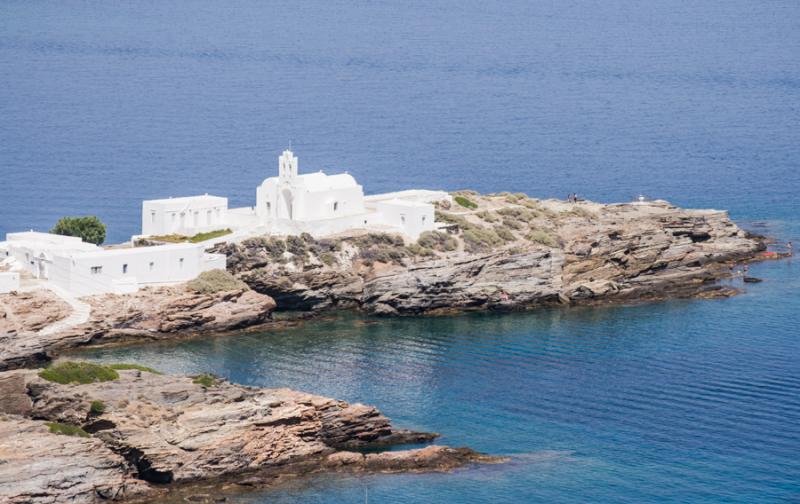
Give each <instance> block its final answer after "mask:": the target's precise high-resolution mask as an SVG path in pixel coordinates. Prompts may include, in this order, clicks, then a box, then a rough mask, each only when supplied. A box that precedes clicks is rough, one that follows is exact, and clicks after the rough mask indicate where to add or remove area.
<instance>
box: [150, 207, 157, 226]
mask: <svg viewBox="0 0 800 504" xmlns="http://www.w3.org/2000/svg"><path fill="white" fill-rule="evenodd" d="M150 222H152V223H153V224H155V223H156V211H155V210H150Z"/></svg>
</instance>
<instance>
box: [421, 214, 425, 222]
mask: <svg viewBox="0 0 800 504" xmlns="http://www.w3.org/2000/svg"><path fill="white" fill-rule="evenodd" d="M422 223H423V224H425V216H424V215H423V216H422Z"/></svg>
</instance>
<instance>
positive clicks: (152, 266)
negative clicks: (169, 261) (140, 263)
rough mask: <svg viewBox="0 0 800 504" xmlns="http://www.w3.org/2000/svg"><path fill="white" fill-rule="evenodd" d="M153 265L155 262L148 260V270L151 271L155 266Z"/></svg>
mask: <svg viewBox="0 0 800 504" xmlns="http://www.w3.org/2000/svg"><path fill="white" fill-rule="evenodd" d="M155 265H156V263H154V262H152V261H150V271H153V268H154V267H155Z"/></svg>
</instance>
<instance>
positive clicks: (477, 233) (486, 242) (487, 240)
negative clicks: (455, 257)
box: [462, 227, 503, 252]
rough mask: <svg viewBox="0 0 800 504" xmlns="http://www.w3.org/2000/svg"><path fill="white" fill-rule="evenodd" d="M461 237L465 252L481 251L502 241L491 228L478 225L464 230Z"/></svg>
mask: <svg viewBox="0 0 800 504" xmlns="http://www.w3.org/2000/svg"><path fill="white" fill-rule="evenodd" d="M462 238H463V239H464V248H465V249H466V250H467V252H481V251H485V250H489V249H491V248H492V247H494V246H496V245H500V244H502V243H503V239H502V238H500V237H499V236H498V235H497V233H495V232H494V231H493V230H491V229H486V228H479V227H475V228H473V229H468V230H466V231H464V234H463V235H462Z"/></svg>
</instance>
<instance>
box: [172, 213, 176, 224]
mask: <svg viewBox="0 0 800 504" xmlns="http://www.w3.org/2000/svg"><path fill="white" fill-rule="evenodd" d="M176 217H177V215H175V212H172V222H175V218H176Z"/></svg>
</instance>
